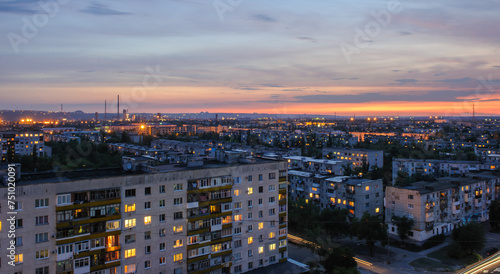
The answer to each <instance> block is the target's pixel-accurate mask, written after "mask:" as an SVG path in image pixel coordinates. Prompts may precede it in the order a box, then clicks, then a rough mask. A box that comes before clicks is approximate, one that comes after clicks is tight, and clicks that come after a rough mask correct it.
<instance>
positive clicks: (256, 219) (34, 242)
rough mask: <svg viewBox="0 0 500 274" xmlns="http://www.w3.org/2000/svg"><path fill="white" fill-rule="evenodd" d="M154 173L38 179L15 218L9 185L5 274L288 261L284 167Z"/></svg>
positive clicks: (188, 269)
mask: <svg viewBox="0 0 500 274" xmlns="http://www.w3.org/2000/svg"><path fill="white" fill-rule="evenodd" d="M149 170H152V171H153V172H152V173H145V172H143V173H140V174H137V173H136V174H126V173H124V172H123V171H121V170H117V169H109V170H104V171H92V172H88V171H75V172H73V173H71V174H69V175H70V176H71V177H54V178H51V177H48V176H47V175H46V174H45V175H44V176H41V177H37V176H35V175H31V177H30V178H23V179H22V180H21V181H20V182H18V183H17V185H16V188H15V195H16V203H15V205H13V208H12V209H10V208H9V205H8V203H7V194H8V188H7V187H6V185H5V184H4V185H3V186H2V187H0V196H1V197H2V200H1V206H2V207H1V212H0V222H1V223H0V226H1V227H0V228H1V231H0V239H1V247H2V248H1V249H0V250H1V251H0V253H1V254H0V255H1V260H2V261H1V265H0V272H1V273H37V274H38V273H41V274H45V273H57V274H62V273H74V274H83V273H92V274H116V273H118V274H125V273H175V274H181V273H213V274H216V273H242V272H247V271H250V270H253V269H257V268H260V267H265V266H268V265H272V264H275V263H279V262H284V261H286V260H287V203H286V201H287V200H286V193H287V182H286V177H287V171H286V162H283V161H271V160H264V159H246V163H242V162H240V163H233V164H225V163H220V162H215V161H212V162H206V163H204V166H202V167H196V168H190V167H179V166H174V165H164V166H155V167H149ZM10 212H15V218H16V220H15V222H13V224H12V228H13V227H14V226H15V229H14V230H15V237H14V239H15V243H14V246H15V253H16V254H15V258H14V266H11V265H10V264H9V261H7V260H8V259H7V258H8V257H7V247H9V246H10V240H14V239H10V238H9V237H8V234H9V230H10V228H11V224H10V222H9V221H7V220H8V218H9V216H10V215H9V214H10Z"/></svg>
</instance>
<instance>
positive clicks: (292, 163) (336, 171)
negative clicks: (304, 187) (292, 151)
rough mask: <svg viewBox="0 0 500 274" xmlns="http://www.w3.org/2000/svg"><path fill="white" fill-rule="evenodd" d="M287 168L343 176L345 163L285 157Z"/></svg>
mask: <svg viewBox="0 0 500 274" xmlns="http://www.w3.org/2000/svg"><path fill="white" fill-rule="evenodd" d="M283 159H286V160H287V161H288V168H291V169H301V170H304V171H311V172H318V173H320V174H325V175H343V174H344V167H343V165H345V164H346V163H347V161H340V160H327V159H315V158H312V157H301V156H286V157H283Z"/></svg>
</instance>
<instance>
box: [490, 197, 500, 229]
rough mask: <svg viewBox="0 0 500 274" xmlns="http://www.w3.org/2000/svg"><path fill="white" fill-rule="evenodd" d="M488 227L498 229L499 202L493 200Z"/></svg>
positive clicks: (499, 225)
mask: <svg viewBox="0 0 500 274" xmlns="http://www.w3.org/2000/svg"><path fill="white" fill-rule="evenodd" d="M490 225H491V227H492V228H493V229H495V230H498V229H499V228H500V201H498V200H494V201H492V202H491V205H490Z"/></svg>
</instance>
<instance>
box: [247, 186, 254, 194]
mask: <svg viewBox="0 0 500 274" xmlns="http://www.w3.org/2000/svg"><path fill="white" fill-rule="evenodd" d="M250 194H253V187H249V188H248V195H250Z"/></svg>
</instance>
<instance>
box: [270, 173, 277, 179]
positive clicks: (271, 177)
mask: <svg viewBox="0 0 500 274" xmlns="http://www.w3.org/2000/svg"><path fill="white" fill-rule="evenodd" d="M269 179H270V180H272V179H276V173H274V172H272V173H269Z"/></svg>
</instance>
